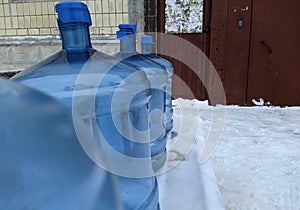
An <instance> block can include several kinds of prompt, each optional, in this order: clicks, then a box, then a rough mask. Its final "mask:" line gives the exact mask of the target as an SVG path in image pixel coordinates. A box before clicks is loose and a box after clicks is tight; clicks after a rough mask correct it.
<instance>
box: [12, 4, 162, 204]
mask: <svg viewBox="0 0 300 210" xmlns="http://www.w3.org/2000/svg"><path fill="white" fill-rule="evenodd" d="M56 11H57V13H58V24H59V29H60V34H61V38H62V43H63V49H62V50H61V51H60V52H58V53H56V54H55V55H53V56H52V57H50V58H48V59H46V60H44V61H42V62H41V63H39V64H37V65H35V66H33V67H31V68H29V69H26V70H24V71H22V72H21V73H19V74H18V75H16V76H15V77H13V78H12V79H13V80H15V81H19V82H21V83H23V84H25V85H27V86H31V87H34V88H36V89H39V90H42V91H44V92H46V93H48V94H50V95H52V96H54V97H56V98H58V99H59V100H61V101H62V102H63V103H64V104H66V105H67V106H68V107H70V109H72V110H73V112H76V113H78V115H79V116H80V117H81V118H83V119H84V122H85V124H86V125H87V126H88V127H89V130H90V132H91V133H92V135H93V141H92V142H90V141H86V140H85V139H83V142H84V143H83V144H84V145H83V146H84V147H85V148H86V150H87V153H88V154H89V156H90V157H91V158H92V159H93V160H94V161H95V162H97V163H99V164H101V166H102V167H104V168H106V169H107V170H110V171H111V172H113V173H115V174H117V175H118V179H119V181H120V185H121V193H122V199H123V201H124V205H125V209H156V208H158V187H157V181H156V178H155V177H154V176H153V173H151V171H150V169H151V170H152V168H151V161H150V160H151V158H150V156H151V154H150V143H149V131H148V102H149V98H150V96H151V94H150V91H148V89H149V87H150V82H149V81H148V80H147V77H146V74H145V73H144V72H142V71H140V70H139V69H137V68H135V67H133V66H131V65H127V64H125V63H118V61H117V60H116V59H115V58H113V57H111V56H108V55H105V54H103V53H101V52H98V51H96V50H95V49H93V48H92V46H91V41H90V36H89V26H90V25H91V19H90V14H89V11H88V9H87V7H86V5H85V4H83V3H81V2H61V3H58V4H57V5H56ZM139 90H141V91H139ZM143 90H144V91H143ZM83 138H84V137H83ZM81 140H82V139H81ZM81 143H82V142H81ZM100 149H101V151H103V153H105V157H106V159H105V160H103V158H101V156H100V154H99V150H100ZM99 157H100V158H99ZM148 159H149V161H147V160H148ZM139 160H141V161H139ZM142 160H145V161H142ZM140 162H142V163H143V164H135V163H140ZM108 163H109V164H108ZM145 169H147V170H145ZM145 172H147V173H145Z"/></svg>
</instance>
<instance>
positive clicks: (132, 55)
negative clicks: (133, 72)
mask: <svg viewBox="0 0 300 210" xmlns="http://www.w3.org/2000/svg"><path fill="white" fill-rule="evenodd" d="M119 29H120V30H119V31H117V37H118V39H120V52H119V53H117V54H116V55H115V56H116V57H117V58H119V59H122V60H123V62H129V63H131V64H133V65H135V66H137V67H139V68H141V69H142V70H143V71H144V72H146V74H147V78H148V79H149V80H150V82H151V92H152V96H151V98H150V101H149V108H150V139H151V156H152V166H153V169H154V170H155V171H156V170H158V169H160V168H161V167H162V166H163V164H164V163H165V161H166V130H165V127H164V123H163V118H164V116H163V113H164V112H165V106H164V103H165V90H166V84H167V72H166V69H165V68H164V67H163V66H162V65H160V64H159V63H157V62H155V61H153V60H151V59H149V58H147V57H146V56H144V55H142V54H139V53H137V51H136V25H135V24H120V25H119Z"/></svg>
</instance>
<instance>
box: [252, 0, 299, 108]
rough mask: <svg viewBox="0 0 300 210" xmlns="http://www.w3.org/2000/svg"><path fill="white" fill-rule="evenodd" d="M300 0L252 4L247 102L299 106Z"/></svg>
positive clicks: (256, 0)
mask: <svg viewBox="0 0 300 210" xmlns="http://www.w3.org/2000/svg"><path fill="white" fill-rule="evenodd" d="M299 8H300V1H299V0H289V1H280V0H275V1H274V0H263V1H262V0H253V8H252V11H253V13H252V29H251V43H250V59H249V70H248V88H247V102H248V104H252V102H251V101H252V99H259V98H263V99H264V101H265V102H270V103H271V104H272V105H300V54H299V50H300V15H299V14H298V12H299V11H298V10H299Z"/></svg>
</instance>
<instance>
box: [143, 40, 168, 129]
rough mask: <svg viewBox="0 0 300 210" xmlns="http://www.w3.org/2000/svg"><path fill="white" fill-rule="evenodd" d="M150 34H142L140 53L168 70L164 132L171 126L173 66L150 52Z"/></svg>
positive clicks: (151, 42) (151, 41)
mask: <svg viewBox="0 0 300 210" xmlns="http://www.w3.org/2000/svg"><path fill="white" fill-rule="evenodd" d="M152 44H153V38H152V36H146V35H145V36H142V39H141V46H142V54H143V55H145V56H147V57H148V58H150V59H152V60H153V61H155V62H157V63H159V64H161V65H162V66H164V67H165V68H166V70H167V72H168V82H167V87H166V96H165V118H164V120H165V126H166V132H167V133H169V132H170V131H171V130H172V128H173V108H172V77H173V75H174V68H173V65H172V63H171V62H169V61H167V60H166V59H163V58H161V57H159V56H156V55H154V54H153V53H152Z"/></svg>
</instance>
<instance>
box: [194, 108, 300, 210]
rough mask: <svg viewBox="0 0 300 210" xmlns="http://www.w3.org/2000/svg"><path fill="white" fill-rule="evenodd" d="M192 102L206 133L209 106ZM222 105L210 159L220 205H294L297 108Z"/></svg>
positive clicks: (298, 204)
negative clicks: (217, 139)
mask: <svg viewBox="0 0 300 210" xmlns="http://www.w3.org/2000/svg"><path fill="white" fill-rule="evenodd" d="M198 105H199V110H200V111H199V112H200V117H201V119H202V120H203V129H204V133H205V135H207V134H208V132H209V127H210V115H211V112H212V109H214V108H212V107H209V106H207V105H205V104H204V105H203V103H200V102H199V103H198ZM258 105H261V104H258ZM225 108H226V112H227V117H226V124H225V129H224V133H223V134H222V137H221V141H220V144H219V147H218V149H217V150H216V152H215V154H214V155H213V158H212V161H213V166H214V171H215V174H216V179H217V182H218V186H219V189H220V191H221V199H222V204H223V206H224V207H225V208H226V209H231V210H236V209H239V210H243V209H247V210H249V209H250V210H252V209H280V210H281V209H282V210H289V209H291V210H297V209H300V107H286V108H279V107H238V106H226V107H225Z"/></svg>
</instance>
